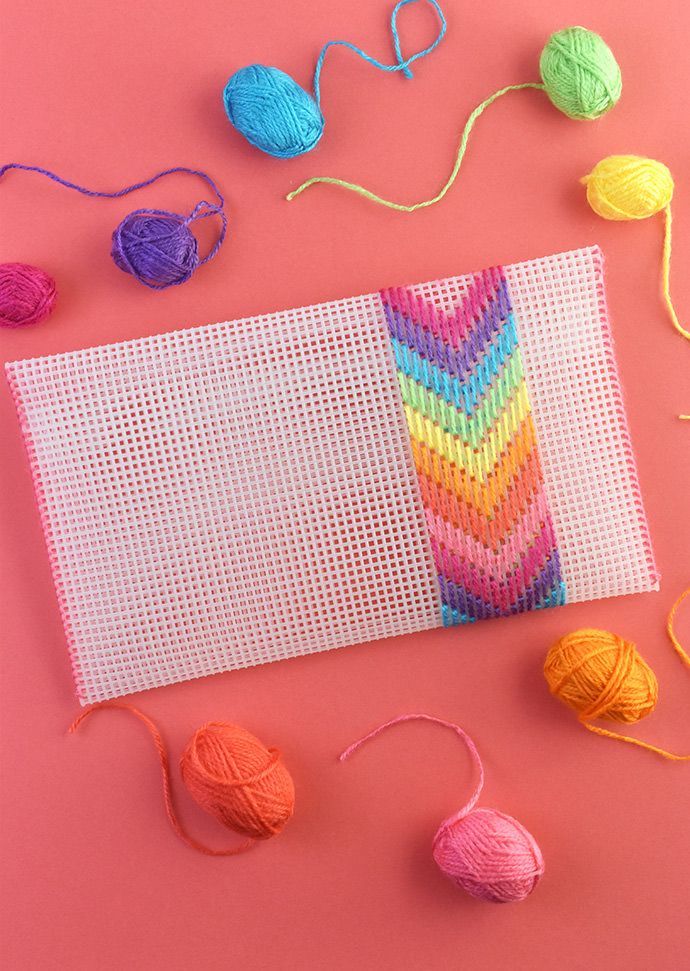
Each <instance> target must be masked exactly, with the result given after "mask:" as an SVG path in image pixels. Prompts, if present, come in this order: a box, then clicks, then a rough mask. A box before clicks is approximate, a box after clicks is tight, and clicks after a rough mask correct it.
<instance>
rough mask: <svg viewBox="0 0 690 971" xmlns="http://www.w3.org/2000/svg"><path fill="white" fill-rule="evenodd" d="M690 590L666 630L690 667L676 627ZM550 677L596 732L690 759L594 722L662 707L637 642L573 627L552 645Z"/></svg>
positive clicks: (636, 716) (547, 665)
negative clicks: (675, 623) (572, 629)
mask: <svg viewBox="0 0 690 971" xmlns="http://www.w3.org/2000/svg"><path fill="white" fill-rule="evenodd" d="M688 595H690V587H688V589H687V590H685V591H684V592H683V593H682V594H681V595H680V597H679V598H678V599H677V600H676V602H675V603H674V604H673V607H672V608H671V611H670V613H669V615H668V621H667V625H666V630H667V633H668V636H669V639H670V640H671V643H672V645H673V648H674V650H675V651H676V653H677V654H678V656H679V657H680V659H681V660H682V661H683V663H684V664H686V665H687V666H688V667H690V657H688V655H687V654H686V652H685V651H684V650H683V648H682V647H681V644H680V641H679V640H678V638H677V636H676V633H675V630H674V620H675V616H676V612H677V610H678V608H679V606H680V605H681V603H682V602H683V601H684V600H685V598H686V597H687V596H688ZM544 677H545V678H546V682H547V684H548V686H549V690H550V692H551V694H553V695H554V696H555V697H557V698H559V699H560V700H561V701H562V702H564V704H566V705H568V706H569V707H570V708H573V709H574V710H575V711H576V712H577V716H578V720H579V721H580V723H581V724H582V725H584V727H585V728H586V729H587V730H588V731H590V732H593V733H594V734H595V735H603V736H604V737H605V738H613V739H616V740H617V741H619V742H627V743H628V744H629V745H636V746H638V748H644V749H647V750H648V751H650V752H655V753H656V754H657V755H662V756H663V757H664V758H665V759H670V760H671V761H674V762H686V761H688V760H690V755H675V754H674V753H672V752H668V751H666V749H662V748H659V747H658V746H656V745H650V744H649V743H648V742H643V741H641V740H640V739H638V738H631V737H630V736H628V735H620V734H619V733H618V732H611V731H609V730H608V729H606V728H602V727H601V726H599V725H593V724H592V720H595V719H598V718H604V719H608V720H609V721H616V722H623V723H625V724H634V723H635V722H638V721H640V720H641V719H642V718H645V717H646V716H647V715H650V714H651V713H652V712H653V711H654V709H655V708H656V704H657V700H658V696H659V685H658V682H657V679H656V675H655V674H654V671H653V670H652V669H651V667H650V666H649V665H648V664H647V662H646V661H645V660H644V658H643V657H642V655H641V654H640V653H639V652H638V650H637V647H636V646H635V644H633V643H632V641H626V640H625V639H624V638H622V637H619V636H618V635H617V634H613V633H611V632H610V631H605V630H597V629H595V628H583V629H581V630H576V631H573V632H572V633H571V634H566V635H565V636H564V637H561V638H560V639H559V640H558V641H556V643H555V644H554V645H553V646H552V647H551V649H550V650H549V653H548V654H547V657H546V661H545V662H544Z"/></svg>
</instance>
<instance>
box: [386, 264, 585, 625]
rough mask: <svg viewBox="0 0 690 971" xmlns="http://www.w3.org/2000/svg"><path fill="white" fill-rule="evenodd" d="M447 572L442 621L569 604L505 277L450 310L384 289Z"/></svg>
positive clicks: (436, 541)
mask: <svg viewBox="0 0 690 971" xmlns="http://www.w3.org/2000/svg"><path fill="white" fill-rule="evenodd" d="M381 298H382V300H383V306H384V311H385V315H386V321H387V324H388V328H389V331H390V337H391V343H392V346H393V353H394V356H395V363H396V367H397V372H398V381H399V384H400V391H401V394H402V400H403V407H404V409H405V417H406V419H407V425H408V430H409V433H410V442H411V445H412V453H413V455H414V461H415V465H416V469H417V474H418V479H419V488H420V491H421V498H422V503H423V505H424V511H425V515H426V521H427V525H428V529H429V538H430V541H431V548H432V553H433V557H434V562H435V565H436V570H437V574H438V582H439V588H440V594H441V609H442V615H443V623H444V624H445V625H446V626H450V625H453V624H459V623H468V622H472V621H475V620H479V619H483V618H487V617H501V616H506V615H509V614H515V613H521V612H523V611H526V610H535V609H538V608H541V607H550V606H556V605H558V604H563V603H565V600H566V591H565V585H564V583H563V579H562V576H561V568H560V560H559V555H558V547H557V542H556V535H555V532H554V528H553V523H552V520H551V514H550V512H549V507H548V502H547V498H546V493H545V491H544V477H543V472H542V467H541V461H540V458H539V451H538V447H537V441H536V435H535V429H534V422H533V420H532V413H531V408H530V402H529V396H528V393H527V385H526V382H525V375H524V371H523V366H522V358H521V355H520V349H519V346H518V336H517V331H516V326H515V318H514V316H513V310H512V307H511V303H510V296H509V292H508V286H507V283H506V279H505V274H504V271H503V269H502V268H501V267H495V268H492V269H489V270H485V271H483V272H482V273H478V274H477V275H476V276H475V277H474V278H473V281H472V284H471V286H470V287H469V290H468V292H467V293H466V295H465V296H464V298H463V300H462V301H461V303H460V304H459V305H458V306H457V307H456V308H455V309H454V310H453V311H452V312H451V313H446V312H444V311H443V310H441V309H440V308H438V307H436V306H435V305H434V304H432V303H429V302H428V301H426V300H424V299H423V298H421V297H419V296H417V295H416V294H415V293H414V292H413V291H412V290H410V289H409V288H403V287H396V288H391V289H387V290H382V291H381Z"/></svg>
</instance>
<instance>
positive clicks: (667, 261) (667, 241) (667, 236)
mask: <svg viewBox="0 0 690 971" xmlns="http://www.w3.org/2000/svg"><path fill="white" fill-rule="evenodd" d="M664 218H665V223H666V231H665V232H664V255H663V262H662V272H663V286H664V300H665V302H666V306H667V308H668V312H669V315H670V317H671V323H672V324H673V326H674V327H675V328H676V330H677V331H678V333H679V334H682V336H683V337H685V339H686V340H689V341H690V332H689V331H687V330H686V329H685V328H684V327H683V326H682V325H681V323H680V321H679V320H678V315H677V314H676V310H675V307H674V306H673V302H672V300H671V284H670V278H671V224H672V222H673V220H672V217H671V203H670V202H669V204H668V205H667V206H666V208H665V209H664ZM687 417H688V416H687V415H681V418H687Z"/></svg>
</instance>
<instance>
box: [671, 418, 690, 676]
mask: <svg viewBox="0 0 690 971" xmlns="http://www.w3.org/2000/svg"><path fill="white" fill-rule="evenodd" d="M686 417H690V416H686ZM686 597H690V587H688V588H687V590H684V591H683V592H682V593H681V595H680V597H678V599H677V600H676V602H675V603H674V605H673V606H672V607H671V611H670V613H669V615H668V622H667V624H666V632H667V634H668V636H669V637H670V638H671V643H672V644H673V648H674V650H675V652H676V654H677V655H678V657H679V658H680V659H681V661H682V662H683V663H684V664H687V666H688V667H689V668H690V657H688V655H687V654H686V652H685V651H684V650H683V648H682V647H681V644H680V641H679V640H678V638H677V636H676V632H675V630H674V629H673V622H674V620H675V619H676V612H677V610H678V608H679V607H680V605H681V604H682V603H683V601H684V600H685V598H686Z"/></svg>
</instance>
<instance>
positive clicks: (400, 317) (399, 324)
mask: <svg viewBox="0 0 690 971" xmlns="http://www.w3.org/2000/svg"><path fill="white" fill-rule="evenodd" d="M384 311H385V315H386V321H387V323H388V328H389V330H390V333H391V335H392V336H393V337H394V338H395V339H396V340H398V341H400V342H401V343H403V344H407V346H408V347H411V348H413V349H414V350H416V351H417V352H418V353H419V354H420V355H421V356H422V357H424V358H425V359H426V360H427V361H429V362H430V363H433V364H436V365H437V366H438V367H440V368H441V369H442V370H444V371H446V372H448V373H449V374H452V375H454V376H456V377H457V378H459V379H460V380H463V379H464V378H465V377H466V376H467V374H469V373H470V372H471V371H473V370H474V368H475V367H476V365H477V363H478V362H479V360H480V358H481V357H482V355H483V354H485V353H486V351H487V350H488V349H489V348H490V346H491V344H492V342H493V340H494V339H495V337H496V335H497V334H498V333H500V331H501V330H502V328H503V326H504V325H505V322H506V320H507V319H508V316H502V315H501V312H500V308H499V303H498V301H496V300H492V301H491V302H490V303H489V304H488V305H487V307H486V308H485V309H484V311H483V313H482V315H481V318H480V319H479V320H478V321H477V322H476V324H475V327H474V329H473V330H472V331H471V333H470V335H469V336H468V338H467V339H466V340H465V341H463V342H462V345H461V346H460V348H458V349H457V350H456V349H455V348H453V347H452V346H451V345H450V344H447V343H445V342H444V341H443V340H442V339H441V338H440V337H435V336H434V335H433V334H432V333H431V332H430V331H428V330H425V328H424V327H422V325H421V324H419V323H416V322H413V321H412V320H411V319H410V318H409V317H407V316H406V315H405V314H404V313H403V312H402V311H401V310H396V309H395V308H394V307H392V306H391V305H390V304H389V303H387V302H386V301H384Z"/></svg>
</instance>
